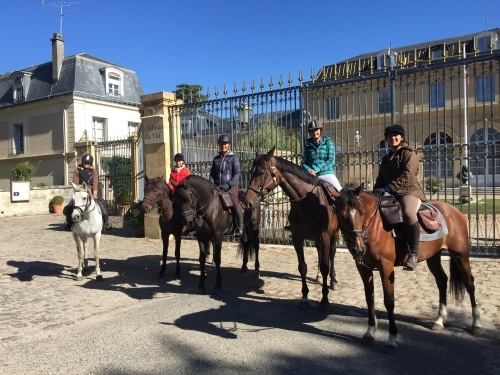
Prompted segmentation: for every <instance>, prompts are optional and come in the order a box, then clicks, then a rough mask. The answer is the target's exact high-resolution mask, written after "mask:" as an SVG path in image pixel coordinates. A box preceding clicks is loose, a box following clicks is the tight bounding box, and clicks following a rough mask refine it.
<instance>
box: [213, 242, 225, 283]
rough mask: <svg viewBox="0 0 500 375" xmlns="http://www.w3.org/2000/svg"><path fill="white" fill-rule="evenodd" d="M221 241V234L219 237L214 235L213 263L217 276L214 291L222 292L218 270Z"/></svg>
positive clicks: (220, 274) (219, 271)
mask: <svg viewBox="0 0 500 375" xmlns="http://www.w3.org/2000/svg"><path fill="white" fill-rule="evenodd" d="M222 240H223V235H222V234H221V235H215V240H214V241H213V247H214V263H215V269H216V272H217V275H216V277H215V290H216V291H221V290H222V273H221V270H220V264H221V250H222Z"/></svg>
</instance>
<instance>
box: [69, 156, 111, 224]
mask: <svg viewBox="0 0 500 375" xmlns="http://www.w3.org/2000/svg"><path fill="white" fill-rule="evenodd" d="M93 163H94V158H93V157H92V155H90V154H84V155H83V156H82V164H80V165H79V166H78V167H77V168H76V169H75V170H74V172H73V183H75V184H77V185H82V184H83V183H84V182H85V183H86V184H87V186H88V187H90V189H91V191H92V197H93V198H94V200H95V201H96V203H97V204H98V205H99V207H100V208H101V213H102V220H103V222H104V230H110V229H112V226H111V224H109V222H108V217H109V214H108V205H107V203H106V201H105V200H104V199H102V198H99V197H98V196H97V190H98V186H99V176H98V174H97V170H96V169H95V168H94V164H93ZM73 204H74V202H73V201H72V200H71V201H70V202H69V203H68V205H67V206H66V207H64V210H63V213H64V215H66V227H65V230H67V231H71V227H72V226H73V220H72V219H71V214H72V213H73Z"/></svg>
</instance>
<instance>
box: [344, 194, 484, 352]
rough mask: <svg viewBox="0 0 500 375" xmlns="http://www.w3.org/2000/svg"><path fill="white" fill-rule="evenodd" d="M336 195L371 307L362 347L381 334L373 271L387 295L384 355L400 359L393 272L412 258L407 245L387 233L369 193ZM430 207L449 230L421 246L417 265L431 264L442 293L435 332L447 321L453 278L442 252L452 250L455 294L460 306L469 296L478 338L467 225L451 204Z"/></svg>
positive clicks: (375, 202) (376, 205)
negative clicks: (398, 354)
mask: <svg viewBox="0 0 500 375" xmlns="http://www.w3.org/2000/svg"><path fill="white" fill-rule="evenodd" d="M336 195H337V216H338V220H339V223H340V228H341V231H342V234H343V236H344V237H345V240H346V243H347V246H348V248H349V251H350V252H351V253H352V255H353V257H354V258H355V259H356V267H357V269H358V272H359V274H360V275H361V279H362V280H363V284H364V288H365V298H366V302H367V304H368V330H367V331H366V333H365V334H364V336H363V341H364V342H365V343H368V344H372V343H373V342H374V333H375V331H376V329H377V317H376V314H375V297H374V285H373V270H378V271H379V274H380V278H381V280H382V288H383V290H384V305H385V308H386V310H387V315H388V318H389V339H388V341H387V342H386V343H385V345H384V351H385V352H387V353H395V352H396V351H397V348H398V346H397V341H396V340H397V334H398V329H397V326H396V320H395V318H394V285H395V274H394V267H395V266H402V263H403V259H404V257H405V255H406V253H407V250H406V244H405V243H404V242H403V240H401V239H399V238H398V237H396V238H394V237H393V236H392V233H391V231H387V230H384V227H383V223H382V217H381V216H380V210H379V208H378V200H379V197H377V196H375V195H372V194H369V193H366V192H364V191H363V185H361V186H360V187H358V188H357V189H356V190H353V189H343V190H342V192H341V193H339V194H336ZM428 203H431V204H432V205H433V206H434V207H436V208H437V209H438V210H439V212H440V213H441V214H442V216H443V218H444V222H445V223H444V224H446V227H447V230H448V233H447V234H445V235H444V236H441V238H437V239H432V238H428V239H427V240H426V241H420V248H419V256H418V260H419V262H421V261H423V260H425V261H427V266H428V267H429V270H430V271H431V273H432V274H433V275H434V278H435V280H436V284H437V287H438V289H439V311H438V318H437V320H436V321H435V322H434V325H433V329H434V330H439V329H442V328H443V326H444V324H445V323H446V319H447V307H446V295H447V282H448V277H447V276H446V273H445V272H444V270H443V266H442V264H441V253H442V250H443V249H447V250H448V253H449V254H450V285H451V292H452V293H453V296H454V297H455V299H456V300H457V301H461V300H462V298H463V296H464V288H465V289H466V290H467V292H468V293H469V297H470V302H471V306H472V319H473V321H472V332H473V333H474V332H477V331H479V329H480V327H481V323H480V319H479V309H478V308H477V307H476V299H475V296H474V278H473V277H472V273H471V265H470V261H469V236H468V230H467V221H466V220H465V217H464V215H462V213H461V212H460V211H458V210H457V209H456V208H455V207H453V206H452V205H450V204H448V203H444V202H439V201H430V202H428ZM417 272H418V271H417ZM412 288H413V287H412ZM410 290H411V288H410Z"/></svg>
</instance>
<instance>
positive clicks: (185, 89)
mask: <svg viewBox="0 0 500 375" xmlns="http://www.w3.org/2000/svg"><path fill="white" fill-rule="evenodd" d="M176 87H177V88H176V89H175V91H174V94H175V97H176V98H177V99H181V100H184V102H185V103H188V104H192V103H199V102H203V101H205V100H208V96H206V95H203V94H202V93H201V90H203V86H201V85H190V84H188V83H180V84H178V85H177V86H176Z"/></svg>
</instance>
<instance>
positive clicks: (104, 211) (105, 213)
mask: <svg viewBox="0 0 500 375" xmlns="http://www.w3.org/2000/svg"><path fill="white" fill-rule="evenodd" d="M96 202H97V204H98V205H99V207H100V209H101V213H102V222H103V224H104V230H110V229H113V226H112V225H111V224H110V223H109V222H108V220H109V214H108V204H107V203H106V201H105V200H104V199H100V198H97V199H96Z"/></svg>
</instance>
